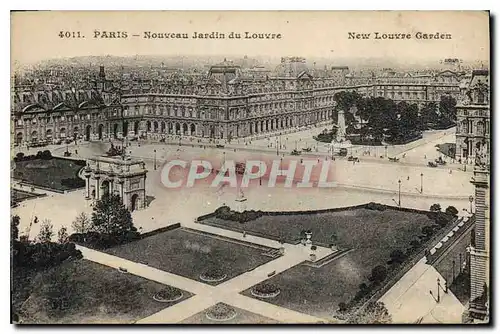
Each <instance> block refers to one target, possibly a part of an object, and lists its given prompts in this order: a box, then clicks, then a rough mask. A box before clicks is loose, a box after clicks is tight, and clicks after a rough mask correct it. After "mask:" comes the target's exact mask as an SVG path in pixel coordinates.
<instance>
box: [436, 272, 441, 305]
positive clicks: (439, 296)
mask: <svg viewBox="0 0 500 334" xmlns="http://www.w3.org/2000/svg"><path fill="white" fill-rule="evenodd" d="M440 282H441V280H440V279H439V277H438V279H437V292H438V295H437V302H438V303H439V302H440V301H441V294H440V293H439V287H440V286H441V285H440V284H439V283H440Z"/></svg>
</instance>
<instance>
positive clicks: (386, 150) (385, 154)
mask: <svg viewBox="0 0 500 334" xmlns="http://www.w3.org/2000/svg"><path fill="white" fill-rule="evenodd" d="M385 157H386V158H387V145H385Z"/></svg>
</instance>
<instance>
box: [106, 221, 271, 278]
mask: <svg viewBox="0 0 500 334" xmlns="http://www.w3.org/2000/svg"><path fill="white" fill-rule="evenodd" d="M269 250H270V248H267V247H262V246H258V245H255V246H253V245H250V244H243V243H240V242H237V241H231V239H226V238H221V237H217V236H212V235H207V234H204V233H202V232H198V231H194V230H189V229H184V228H177V229H175V230H171V231H167V232H162V233H158V234H156V235H153V236H150V237H147V238H144V239H142V240H138V241H134V242H131V243H128V244H124V245H120V246H117V247H113V248H110V249H107V250H105V252H107V253H109V254H112V255H116V256H118V257H121V258H125V259H127V260H131V261H134V262H139V263H144V264H147V265H149V266H151V267H154V268H157V269H160V270H163V271H167V272H170V273H173V274H176V275H180V276H184V277H187V278H190V279H193V280H197V281H200V282H203V281H202V280H201V279H200V275H201V274H203V273H204V272H205V271H206V270H209V269H213V268H216V269H220V270H222V272H223V274H224V275H227V277H226V278H225V280H228V279H231V278H233V277H235V276H238V275H240V274H242V273H243V272H246V271H248V270H252V269H254V268H256V267H258V266H261V265H262V264H264V263H266V262H268V261H270V260H272V258H271V257H269V256H266V255H263V253H266V252H267V251H269ZM221 282H222V281H220V282H211V283H209V284H212V285H216V284H219V283H221Z"/></svg>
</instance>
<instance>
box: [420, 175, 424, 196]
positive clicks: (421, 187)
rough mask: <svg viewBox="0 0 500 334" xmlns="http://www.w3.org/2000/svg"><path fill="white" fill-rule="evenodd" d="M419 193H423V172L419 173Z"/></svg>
mask: <svg viewBox="0 0 500 334" xmlns="http://www.w3.org/2000/svg"><path fill="white" fill-rule="evenodd" d="M420 193H421V194H423V193H424V173H420Z"/></svg>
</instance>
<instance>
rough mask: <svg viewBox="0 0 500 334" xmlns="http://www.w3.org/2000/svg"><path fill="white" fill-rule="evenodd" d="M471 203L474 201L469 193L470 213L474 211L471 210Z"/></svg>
mask: <svg viewBox="0 0 500 334" xmlns="http://www.w3.org/2000/svg"><path fill="white" fill-rule="evenodd" d="M472 203H474V196H472V195H470V196H469V204H470V214H473V213H474V212H473V211H472Z"/></svg>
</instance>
